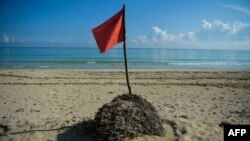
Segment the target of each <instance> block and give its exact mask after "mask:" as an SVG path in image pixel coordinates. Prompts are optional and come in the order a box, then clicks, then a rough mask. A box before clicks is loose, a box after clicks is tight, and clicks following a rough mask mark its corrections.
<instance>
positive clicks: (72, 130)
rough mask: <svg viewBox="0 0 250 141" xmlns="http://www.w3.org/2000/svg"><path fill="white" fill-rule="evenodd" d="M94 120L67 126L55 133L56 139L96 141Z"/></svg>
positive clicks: (59, 140)
mask: <svg viewBox="0 0 250 141" xmlns="http://www.w3.org/2000/svg"><path fill="white" fill-rule="evenodd" d="M96 140H97V139H96V130H95V123H94V120H88V121H83V122H81V123H77V124H75V125H72V126H69V127H68V128H67V129H66V131H64V132H62V133H60V134H58V135H57V141H96Z"/></svg>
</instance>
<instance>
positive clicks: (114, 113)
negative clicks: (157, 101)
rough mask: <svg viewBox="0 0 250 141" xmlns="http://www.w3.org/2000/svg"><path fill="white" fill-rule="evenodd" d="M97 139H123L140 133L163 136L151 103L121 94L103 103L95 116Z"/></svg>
mask: <svg viewBox="0 0 250 141" xmlns="http://www.w3.org/2000/svg"><path fill="white" fill-rule="evenodd" d="M95 123H96V129H97V134H98V138H99V140H123V139H125V138H134V137H138V136H142V135H155V136H165V130H164V127H163V124H162V120H161V118H160V117H159V115H158V113H157V111H156V110H155V108H154V107H153V105H152V104H151V103H149V102H148V101H147V100H145V99H143V98H142V97H140V96H138V95H133V94H131V95H129V94H123V95H120V96H118V97H116V98H115V99H114V100H113V101H112V102H111V103H108V104H105V105H104V106H103V107H102V108H100V109H99V111H98V112H97V114H96V116H95Z"/></svg>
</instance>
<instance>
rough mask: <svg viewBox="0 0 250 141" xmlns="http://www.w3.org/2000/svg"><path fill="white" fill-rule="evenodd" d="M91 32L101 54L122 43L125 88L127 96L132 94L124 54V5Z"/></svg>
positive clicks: (125, 54) (125, 55)
mask: <svg viewBox="0 0 250 141" xmlns="http://www.w3.org/2000/svg"><path fill="white" fill-rule="evenodd" d="M92 32H93V35H94V37H95V40H96V43H97V45H98V48H99V50H100V52H101V53H104V52H106V51H108V50H109V49H111V48H112V47H114V46H115V45H116V44H118V43H120V42H123V55H124V65H125V72H126V80H127V86H128V91H129V94H132V91H131V87H130V85H129V76H128V65H127V53H126V26H125V5H123V8H122V9H121V10H120V11H119V12H118V13H116V14H115V15H114V16H112V17H111V18H110V19H108V20H107V21H105V22H104V23H102V24H100V25H99V26H97V27H96V28H94V29H92Z"/></svg>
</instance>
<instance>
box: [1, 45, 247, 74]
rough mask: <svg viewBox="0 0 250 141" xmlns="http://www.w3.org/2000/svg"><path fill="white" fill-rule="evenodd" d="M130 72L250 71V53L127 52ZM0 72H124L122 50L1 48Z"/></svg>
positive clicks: (193, 50)
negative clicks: (53, 70) (30, 70)
mask: <svg viewBox="0 0 250 141" xmlns="http://www.w3.org/2000/svg"><path fill="white" fill-rule="evenodd" d="M127 58H128V68H129V69H133V70H250V50H208V49H167V48H128V49H127ZM0 69H100V70H102V69H103V70H106V69H108V70H120V69H124V62H123V49H122V48H113V49H111V50H110V51H108V52H107V53H104V54H101V53H99V50H98V48H94V47H93V48H87V47H65V48H59V47H0Z"/></svg>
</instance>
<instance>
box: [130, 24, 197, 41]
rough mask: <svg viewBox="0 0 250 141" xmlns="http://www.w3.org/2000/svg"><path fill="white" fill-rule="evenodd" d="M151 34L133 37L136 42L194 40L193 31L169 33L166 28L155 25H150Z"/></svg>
mask: <svg viewBox="0 0 250 141" xmlns="http://www.w3.org/2000/svg"><path fill="white" fill-rule="evenodd" d="M152 30H153V35H152V36H150V37H148V36H146V35H142V36H138V37H137V38H136V39H133V42H135V43H136V44H139V43H158V42H159V43H170V42H185V41H195V40H196V38H195V33H194V32H187V33H180V34H178V35H174V34H170V33H168V31H167V30H163V29H161V28H159V27H157V26H153V27H152Z"/></svg>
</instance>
